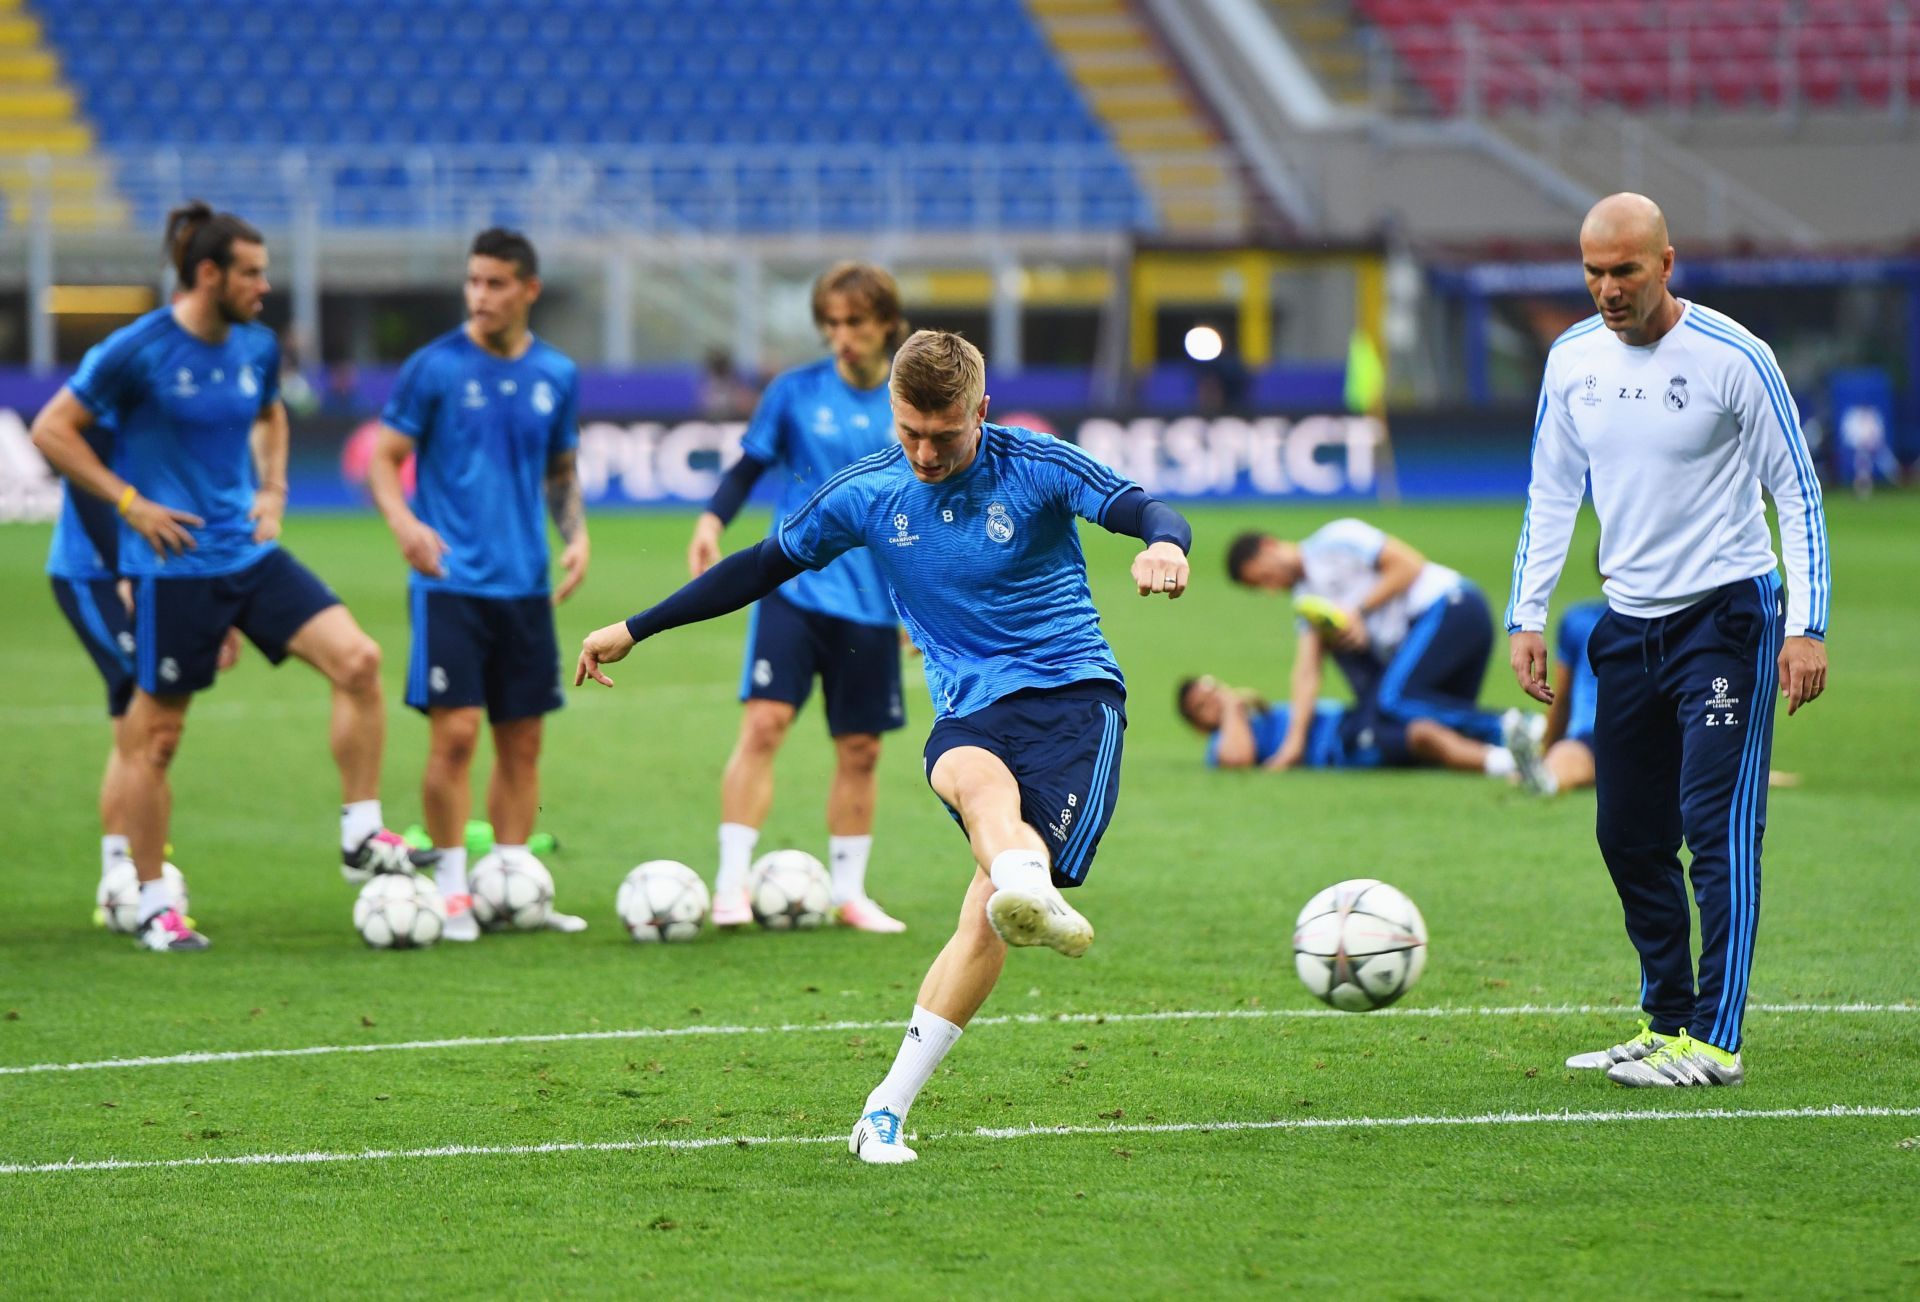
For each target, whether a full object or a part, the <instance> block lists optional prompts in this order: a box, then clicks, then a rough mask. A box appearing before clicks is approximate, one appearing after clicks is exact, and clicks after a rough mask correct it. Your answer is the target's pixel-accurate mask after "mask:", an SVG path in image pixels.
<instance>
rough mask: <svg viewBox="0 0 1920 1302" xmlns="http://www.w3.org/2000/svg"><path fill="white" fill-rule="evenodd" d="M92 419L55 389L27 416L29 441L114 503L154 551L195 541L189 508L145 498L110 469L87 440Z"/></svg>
mask: <svg viewBox="0 0 1920 1302" xmlns="http://www.w3.org/2000/svg"><path fill="white" fill-rule="evenodd" d="M92 424H93V413H92V412H91V411H89V410H88V409H87V405H86V404H85V403H83V402H81V401H80V399H78V398H76V397H75V396H74V395H73V391H72V390H71V389H61V390H60V392H58V393H56V394H54V395H53V397H52V398H51V399H49V400H48V402H47V405H46V406H44V407H42V408H41V409H40V414H39V415H38V416H35V417H34V418H33V446H34V447H36V448H38V449H39V450H40V455H41V456H43V457H45V458H46V459H47V464H48V465H50V466H52V467H53V468H54V471H55V472H56V473H58V474H60V475H63V476H65V477H66V479H67V482H68V483H71V484H74V485H76V486H77V487H79V488H81V489H83V490H85V491H86V492H88V493H91V494H92V495H93V496H95V497H97V498H100V499H101V500H103V501H107V502H112V503H113V504H114V505H115V506H116V507H118V508H119V511H120V514H121V516H122V517H123V518H124V519H125V520H126V522H127V523H128V524H129V525H130V526H132V528H133V531H134V532H135V533H137V534H139V535H140V536H141V537H142V538H145V539H146V540H147V541H148V542H149V543H151V544H152V545H153V549H154V550H155V551H156V552H159V553H161V554H162V555H165V554H166V553H167V552H184V551H190V550H192V549H193V548H194V547H195V546H197V545H198V544H196V543H195V542H194V540H193V535H192V534H190V533H188V532H187V530H186V526H188V525H201V524H205V523H206V521H204V520H202V519H201V518H200V517H199V516H197V515H195V514H193V513H192V512H191V511H176V510H174V509H173V508H172V507H170V506H162V505H160V504H159V503H158V502H150V501H148V500H147V499H146V498H144V497H142V496H140V494H139V492H138V491H137V490H136V489H135V488H134V486H133V485H132V484H129V483H128V482H127V481H126V480H124V479H122V478H120V476H118V475H116V474H114V473H113V471H112V470H111V469H109V468H108V466H107V464H106V462H104V461H102V460H101V459H100V457H99V454H98V453H96V452H95V451H94V450H93V448H92V447H90V446H89V445H88V443H87V439H86V431H87V429H88V428H89V427H90V426H92Z"/></svg>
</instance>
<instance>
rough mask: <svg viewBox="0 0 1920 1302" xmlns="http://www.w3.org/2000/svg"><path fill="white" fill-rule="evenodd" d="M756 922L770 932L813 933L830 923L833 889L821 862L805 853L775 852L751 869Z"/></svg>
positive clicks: (749, 894)
mask: <svg viewBox="0 0 1920 1302" xmlns="http://www.w3.org/2000/svg"><path fill="white" fill-rule="evenodd" d="M747 899H748V901H749V902H751V903H752V905H753V916H754V920H755V921H757V922H758V923H759V924H760V925H761V926H763V927H765V928H766V929H767V930H769V931H811V930H813V929H814V928H815V927H818V926H819V925H820V924H821V923H823V922H825V921H826V920H827V911H828V910H829V909H831V908H832V907H833V887H832V885H831V884H830V882H829V881H828V878H827V870H826V869H825V868H823V867H822V866H821V864H820V861H819V860H818V859H816V858H814V857H813V856H812V855H810V854H808V853H807V852H806V851H804V850H775V851H774V852H773V853H772V854H763V855H761V856H760V857H759V858H758V859H756V860H754V862H753V867H752V868H750V869H748V870H747Z"/></svg>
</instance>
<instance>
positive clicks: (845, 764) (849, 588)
mask: <svg viewBox="0 0 1920 1302" xmlns="http://www.w3.org/2000/svg"><path fill="white" fill-rule="evenodd" d="M813 322H814V324H815V325H816V326H818V327H819V329H820V334H821V337H822V338H823V339H824V340H825V341H826V344H827V347H828V348H829V349H831V350H832V356H830V357H826V358H822V359H821V360H819V361H817V362H810V363H808V364H807V365H805V366H799V367H795V368H794V369H793V370H791V371H788V372H786V373H785V374H783V375H781V376H779V377H778V378H777V379H775V380H774V382H773V383H772V384H771V385H770V386H768V388H767V392H766V394H765V396H764V397H762V398H761V400H760V405H759V406H758V407H757V408H756V409H755V410H754V413H753V420H752V423H751V424H749V425H748V426H747V433H746V437H745V439H743V440H742V442H741V447H740V459H739V460H738V461H737V462H735V463H734V465H733V467H732V468H731V469H730V470H729V471H728V472H727V474H726V476H725V477H724V478H723V479H722V480H721V482H720V487H719V488H718V489H717V490H716V491H715V492H714V495H713V500H712V501H711V502H709V503H708V504H707V509H706V510H705V511H704V512H702V513H701V516H700V519H699V521H698V523H696V524H695V525H694V529H693V540H692V542H690V543H689V544H688V546H687V568H688V569H689V570H690V571H691V572H692V575H693V577H694V578H696V579H697V578H699V577H700V576H701V575H702V574H704V573H706V571H707V570H708V569H709V568H711V567H712V565H713V564H714V562H716V561H718V560H719V559H720V533H721V531H722V530H723V529H725V528H726V527H727V524H728V523H729V522H730V521H731V520H732V519H733V517H734V515H735V513H737V512H738V511H739V510H740V507H741V504H742V503H744V502H745V501H746V499H747V495H748V493H750V492H751V491H752V490H753V486H754V484H755V483H757V482H758V481H759V479H760V477H761V476H762V475H764V474H766V473H767V472H768V471H769V470H774V469H776V468H777V470H778V472H779V476H780V501H779V505H778V506H776V507H775V508H774V516H773V530H774V531H775V532H777V531H778V530H779V528H780V523H781V521H782V520H783V519H785V518H786V517H787V516H789V515H791V514H792V513H793V512H795V511H797V510H799V509H800V508H801V507H802V506H804V505H805V504H806V502H807V499H808V498H810V497H812V496H813V495H814V493H815V492H816V491H818V490H819V488H820V486H821V485H822V484H825V483H826V482H827V480H829V479H831V478H832V477H833V476H834V475H835V474H837V473H838V472H839V471H841V470H842V469H844V468H845V467H847V466H848V465H850V464H851V463H853V462H855V461H858V460H859V459H860V458H861V457H864V456H867V455H868V454H870V453H873V452H878V451H880V450H882V449H884V448H886V447H887V446H889V445H890V444H891V443H892V441H893V440H892V435H891V434H890V432H889V430H890V428H891V425H892V421H893V418H892V415H891V413H890V411H889V409H888V405H887V370H888V367H889V365H890V364H891V361H892V358H893V351H894V349H896V348H898V347H899V346H900V341H901V340H902V339H904V338H906V333H907V323H906V320H905V319H904V317H903V316H902V314H901V308H900V291H899V288H898V287H897V286H896V285H895V284H894V281H893V277H892V276H890V275H888V274H887V273H886V272H885V271H884V270H882V269H881V268H879V267H876V266H873V265H872V264H870V263H864V262H841V263H837V264H835V265H834V266H832V267H829V268H828V269H827V270H826V271H825V272H824V273H823V274H822V275H821V276H820V278H819V280H817V281H815V282H814V286H813ZM898 627H899V624H898V621H897V620H896V619H895V618H894V614H893V605H892V600H891V598H890V596H889V595H888V592H887V585H886V582H885V580H883V579H882V578H881V577H880V569H879V566H878V565H876V564H875V563H874V560H873V557H872V556H871V555H869V554H868V553H866V552H863V551H860V552H850V553H848V554H847V555H845V556H842V557H840V558H839V559H837V560H835V561H833V562H832V563H831V564H829V565H827V566H826V567H825V568H824V569H821V570H819V571H817V572H815V571H807V572H805V573H802V574H800V575H798V576H796V577H795V578H793V579H792V580H791V581H789V582H787V583H785V584H783V585H781V587H780V588H779V589H778V590H777V591H775V592H770V593H768V594H767V595H766V596H765V597H763V598H761V599H760V601H759V602H758V604H756V605H755V606H754V608H753V618H752V622H751V624H749V626H748V632H747V655H746V664H745V665H744V666H743V667H742V670H741V674H740V700H741V702H742V704H743V705H744V707H745V708H744V710H743V711H742V714H741V717H740V736H739V740H738V741H736V742H735V743H734V747H733V754H732V755H731V756H730V757H729V758H728V759H727V767H726V772H725V774H724V775H723V776H722V778H721V781H720V837H719V840H720V868H719V871H718V873H717V874H716V875H715V877H714V884H713V921H714V923H715V925H717V926H722V927H731V926H739V925H742V924H745V923H748V922H751V921H753V911H752V909H751V908H750V907H749V906H748V902H747V887H746V881H747V866H748V863H749V861H751V860H752V858H753V850H754V846H755V845H756V843H757V842H758V841H759V839H760V827H761V824H763V823H765V822H766V819H767V812H768V810H769V809H771V808H772V805H773V761H774V757H775V756H776V755H778V754H779V752H780V746H781V743H782V742H784V741H785V740H786V736H787V730H788V728H789V727H791V726H792V724H793V720H794V716H795V715H796V714H798V713H799V711H800V708H801V707H802V706H803V705H805V704H806V703H807V697H808V696H809V695H810V694H811V692H812V690H813V680H814V679H815V678H816V677H818V678H819V680H820V691H821V696H822V697H823V698H824V700H825V709H826V715H827V732H828V734H829V735H830V736H831V737H832V738H833V751H834V773H833V786H832V788H831V789H830V790H829V792H828V795H827V838H828V854H827V859H828V863H829V865H830V866H831V870H832V874H833V903H834V913H835V916H837V917H838V918H839V919H840V921H841V922H842V923H843V924H845V925H846V926H850V927H854V928H857V929H859V930H861V931H877V932H897V931H904V930H906V926H905V924H904V923H901V922H899V921H897V920H896V919H894V918H892V917H891V916H889V915H888V913H887V912H886V910H884V909H882V908H881V907H880V906H879V905H878V904H876V903H875V902H874V901H873V899H872V897H871V896H869V895H868V894H867V859H868V857H869V855H870V854H871V853H872V850H873V810H874V804H875V801H876V797H877V795H878V793H879V785H880V784H879V781H878V776H877V768H878V765H879V762H880V737H881V734H883V733H887V732H892V731H893V730H894V729H896V728H900V727H903V726H905V724H906V713H905V710H904V708H903V707H902V703H901V699H900V641H899V633H898Z"/></svg>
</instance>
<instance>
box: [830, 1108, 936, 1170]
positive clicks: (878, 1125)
mask: <svg viewBox="0 0 1920 1302" xmlns="http://www.w3.org/2000/svg"><path fill="white" fill-rule="evenodd" d="M847 1151H848V1152H850V1153H852V1154H853V1155H854V1156H855V1157H857V1158H859V1159H860V1160H861V1161H862V1162H871V1163H873V1164H874V1165H875V1166H898V1165H899V1164H900V1163H902V1162H911V1161H914V1160H915V1159H917V1158H918V1157H919V1156H920V1154H918V1153H916V1152H914V1151H913V1150H912V1149H911V1148H908V1147H907V1146H906V1145H905V1144H903V1143H901V1142H900V1118H898V1117H896V1116H894V1115H893V1113H891V1112H889V1111H887V1110H886V1109H885V1108H875V1109H874V1110H873V1111H871V1112H869V1113H867V1115H866V1116H864V1117H862V1118H860V1120H859V1121H858V1122H857V1123H855V1125H854V1127H853V1134H852V1135H851V1136H850V1137H849V1138H848V1139H847Z"/></svg>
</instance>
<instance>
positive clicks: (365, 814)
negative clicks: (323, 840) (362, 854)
mask: <svg viewBox="0 0 1920 1302" xmlns="http://www.w3.org/2000/svg"><path fill="white" fill-rule="evenodd" d="M386 825H387V820H386V819H385V818H383V817H381V815H380V802H379V801H378V800H356V801H354V802H353V803H352V804H350V805H342V806H340V848H341V849H342V850H358V849H359V848H360V843H361V842H362V841H364V840H366V839H367V838H368V837H370V836H372V835H373V834H374V833H375V832H378V831H379V830H380V829H381V828H383V827H385V826H386Z"/></svg>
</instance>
